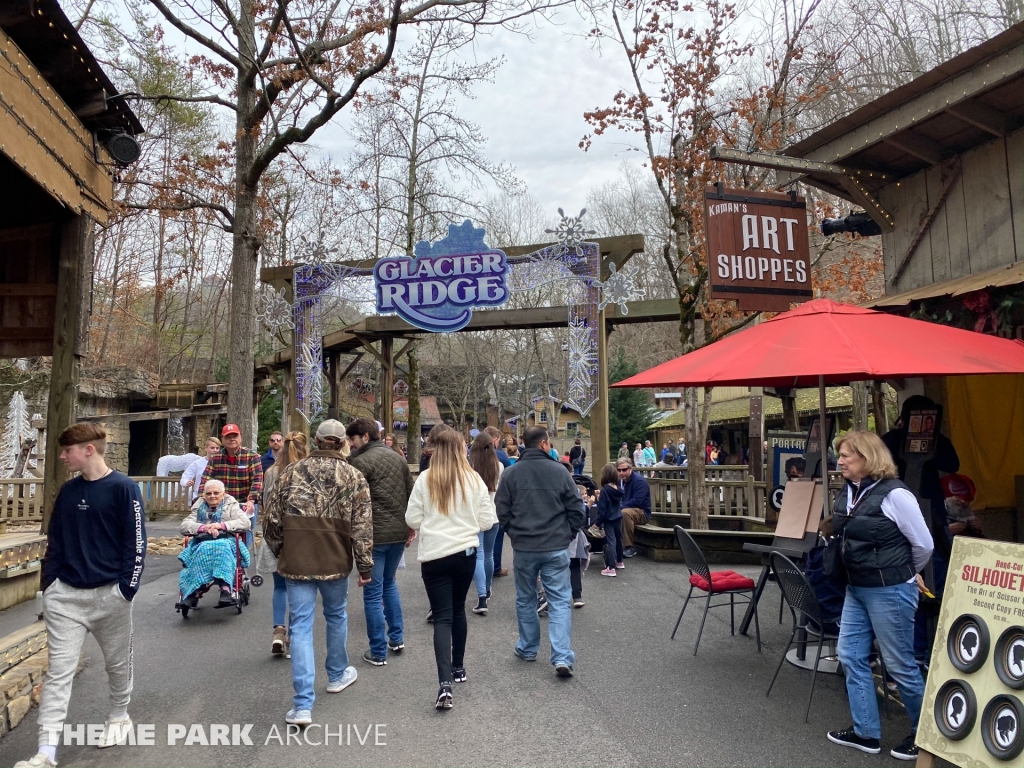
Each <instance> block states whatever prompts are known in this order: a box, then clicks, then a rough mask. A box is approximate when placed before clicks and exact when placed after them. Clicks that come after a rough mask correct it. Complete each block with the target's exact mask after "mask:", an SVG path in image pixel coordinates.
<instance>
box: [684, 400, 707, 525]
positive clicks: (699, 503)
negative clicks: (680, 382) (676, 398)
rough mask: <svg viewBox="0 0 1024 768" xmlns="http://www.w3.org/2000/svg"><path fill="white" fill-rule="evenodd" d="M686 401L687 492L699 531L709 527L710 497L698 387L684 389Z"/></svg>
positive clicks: (691, 521)
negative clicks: (708, 493) (705, 467)
mask: <svg viewBox="0 0 1024 768" xmlns="http://www.w3.org/2000/svg"><path fill="white" fill-rule="evenodd" d="M683 399H684V400H685V402H686V413H685V417H686V446H687V449H686V459H687V465H686V493H687V499H688V502H689V508H690V527H691V528H693V529H694V530H698V531H706V530H707V529H708V498H707V496H708V495H707V488H706V486H705V484H704V443H705V442H706V441H705V440H704V438H703V437H702V432H701V429H700V414H699V412H698V404H697V388H696V387H686V388H685V389H684V390H683Z"/></svg>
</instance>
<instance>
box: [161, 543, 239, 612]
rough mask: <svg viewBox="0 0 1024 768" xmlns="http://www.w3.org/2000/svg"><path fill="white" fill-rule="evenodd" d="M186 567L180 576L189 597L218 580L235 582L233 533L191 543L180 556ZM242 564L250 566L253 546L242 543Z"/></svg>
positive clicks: (179, 583) (182, 592)
mask: <svg viewBox="0 0 1024 768" xmlns="http://www.w3.org/2000/svg"><path fill="white" fill-rule="evenodd" d="M178 559H179V560H180V561H181V563H182V565H184V566H185V567H184V568H183V569H182V571H181V574H180V575H179V576H178V587H179V588H180V589H181V594H182V595H183V596H184V597H188V596H189V595H191V594H192V593H193V592H195V591H196V590H197V589H199V588H200V587H203V586H205V585H207V584H209V583H210V582H211V581H213V580H214V579H223V580H224V581H225V582H226V583H227V584H229V585H234V583H235V540H234V537H232V536H227V537H225V538H221V539H213V540H211V541H204V542H201V543H199V544H189V546H187V547H185V549H183V550H182V552H181V554H180V555H178ZM242 565H243V566H248V565H249V549H248V548H247V547H246V546H245V544H242Z"/></svg>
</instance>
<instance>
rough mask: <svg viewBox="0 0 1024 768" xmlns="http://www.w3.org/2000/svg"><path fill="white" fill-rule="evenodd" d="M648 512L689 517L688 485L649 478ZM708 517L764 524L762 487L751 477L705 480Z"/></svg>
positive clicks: (683, 481)
mask: <svg viewBox="0 0 1024 768" xmlns="http://www.w3.org/2000/svg"><path fill="white" fill-rule="evenodd" d="M647 483H648V484H649V485H650V486H651V510H652V511H653V512H654V513H655V514H657V513H663V514H664V513H670V514H673V513H674V514H684V515H688V514H690V499H689V496H688V494H687V485H688V483H687V481H686V480H679V479H673V478H660V477H652V478H649V479H648V480H647ZM707 489H708V514H709V515H717V516H725V517H742V518H749V519H753V520H764V517H765V494H766V490H765V484H764V483H763V482H760V483H759V482H757V481H755V480H754V478H752V477H751V476H750V475H747V477H746V478H745V479H743V480H714V479H711V478H709V479H708V480H707Z"/></svg>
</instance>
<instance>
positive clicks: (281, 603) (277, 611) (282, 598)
mask: <svg viewBox="0 0 1024 768" xmlns="http://www.w3.org/2000/svg"><path fill="white" fill-rule="evenodd" d="M287 614H288V582H287V581H286V580H285V578H284V576H282V575H281V574H280V573H278V572H277V571H274V626H275V627H283V626H284V617H285V616H286V615H287Z"/></svg>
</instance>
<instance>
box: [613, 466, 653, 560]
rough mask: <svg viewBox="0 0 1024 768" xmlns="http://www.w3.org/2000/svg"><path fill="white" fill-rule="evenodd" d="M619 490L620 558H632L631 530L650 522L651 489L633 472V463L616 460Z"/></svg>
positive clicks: (633, 549) (633, 550) (634, 548)
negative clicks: (620, 517)
mask: <svg viewBox="0 0 1024 768" xmlns="http://www.w3.org/2000/svg"><path fill="white" fill-rule="evenodd" d="M615 469H617V470H618V472H619V489H620V490H621V491H622V556H623V557H633V556H634V555H635V554H636V547H634V546H633V530H634V529H635V528H636V526H638V525H645V524H647V523H649V522H650V520H651V487H650V486H649V485H648V484H647V481H646V480H645V479H644V478H643V477H641V476H640V474H639V473H637V472H634V471H633V462H631V461H630V460H629V459H618V460H616V462H615Z"/></svg>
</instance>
